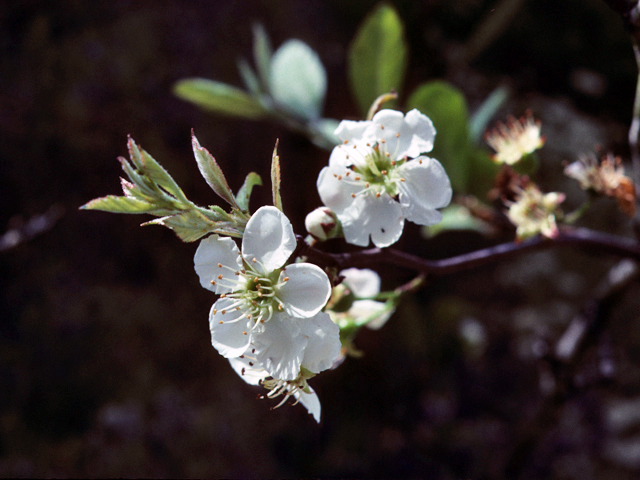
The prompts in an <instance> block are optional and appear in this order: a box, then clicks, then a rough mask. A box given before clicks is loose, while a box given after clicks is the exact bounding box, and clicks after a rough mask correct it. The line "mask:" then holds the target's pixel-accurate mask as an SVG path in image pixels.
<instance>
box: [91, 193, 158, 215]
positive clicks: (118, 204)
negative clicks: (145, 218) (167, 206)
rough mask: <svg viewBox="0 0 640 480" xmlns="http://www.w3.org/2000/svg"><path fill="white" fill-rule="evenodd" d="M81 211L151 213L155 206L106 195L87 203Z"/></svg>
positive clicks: (130, 198) (141, 201)
mask: <svg viewBox="0 0 640 480" xmlns="http://www.w3.org/2000/svg"><path fill="white" fill-rule="evenodd" d="M80 208H81V209H83V210H101V211H103V212H112V213H151V212H154V211H156V210H157V209H158V207H157V206H155V205H152V204H150V203H147V202H145V201H143V200H138V199H137V198H133V197H119V196H117V195H107V196H106V197H100V198H96V199H93V200H91V201H90V202H87V203H86V204H84V205H82V206H81V207H80Z"/></svg>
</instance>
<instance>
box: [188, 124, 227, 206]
mask: <svg viewBox="0 0 640 480" xmlns="http://www.w3.org/2000/svg"><path fill="white" fill-rule="evenodd" d="M191 145H192V146H193V154H194V156H195V157H196V162H198V169H200V173H201V174H202V176H203V177H204V179H205V180H206V181H207V184H209V186H210V187H211V188H212V189H213V191H214V192H216V194H217V195H218V196H219V197H220V198H222V199H223V200H225V201H226V202H227V203H229V204H230V205H231V206H233V207H237V206H238V205H237V204H236V199H235V197H234V196H233V192H231V189H230V188H229V184H228V183H227V179H226V178H225V177H224V174H223V173H222V169H221V168H220V167H219V166H218V164H217V163H216V159H215V158H213V155H211V154H210V153H209V151H208V150H207V149H206V148H204V147H201V146H200V142H198V139H197V138H196V136H195V135H194V133H193V131H192V132H191Z"/></svg>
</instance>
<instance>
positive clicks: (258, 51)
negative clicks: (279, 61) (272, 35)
mask: <svg viewBox="0 0 640 480" xmlns="http://www.w3.org/2000/svg"><path fill="white" fill-rule="evenodd" d="M271 55H272V50H271V42H270V41H269V36H268V35H267V32H266V30H265V29H264V27H263V26H262V25H261V24H259V23H256V24H254V25H253V59H254V61H255V62H256V68H257V69H258V76H259V77H260V80H261V81H262V84H263V86H265V87H266V86H267V85H269V75H270V71H271Z"/></svg>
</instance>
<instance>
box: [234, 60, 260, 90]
mask: <svg viewBox="0 0 640 480" xmlns="http://www.w3.org/2000/svg"><path fill="white" fill-rule="evenodd" d="M238 71H239V72H240V76H241V77H242V81H243V82H244V86H245V87H247V90H249V92H251V93H252V94H253V95H256V96H258V95H260V93H261V91H262V87H261V86H260V80H258V77H257V76H256V73H255V72H254V71H253V68H251V65H249V62H247V61H246V60H245V59H244V58H241V59H239V60H238Z"/></svg>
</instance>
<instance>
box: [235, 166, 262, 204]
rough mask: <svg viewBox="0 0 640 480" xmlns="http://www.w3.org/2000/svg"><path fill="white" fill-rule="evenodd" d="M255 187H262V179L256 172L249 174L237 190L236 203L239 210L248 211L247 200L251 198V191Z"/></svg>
mask: <svg viewBox="0 0 640 480" xmlns="http://www.w3.org/2000/svg"><path fill="white" fill-rule="evenodd" d="M256 185H262V178H260V175H258V174H257V173H256V172H250V173H249V175H247V178H245V180H244V183H243V184H242V186H241V187H240V190H238V194H237V195H236V202H237V203H238V206H239V207H240V209H241V210H245V211H248V210H249V199H250V198H251V191H252V190H253V187H255V186H256Z"/></svg>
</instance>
